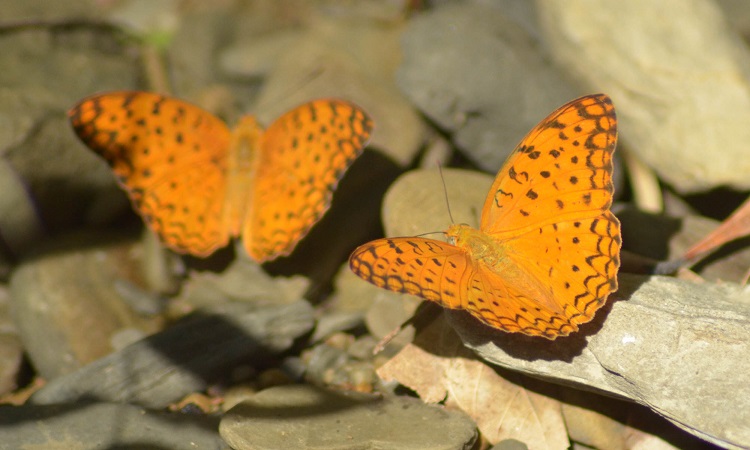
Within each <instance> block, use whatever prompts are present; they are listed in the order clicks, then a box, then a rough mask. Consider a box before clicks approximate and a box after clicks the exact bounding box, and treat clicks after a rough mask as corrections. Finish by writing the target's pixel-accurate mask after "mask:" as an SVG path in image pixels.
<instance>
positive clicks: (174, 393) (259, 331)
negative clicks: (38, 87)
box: [31, 300, 313, 408]
mask: <svg viewBox="0 0 750 450" xmlns="http://www.w3.org/2000/svg"><path fill="white" fill-rule="evenodd" d="M236 306H237V307H236V310H235V311H234V312H229V311H226V313H225V314H224V315H210V316H203V317H197V318H194V319H193V320H187V321H185V322H184V323H181V324H178V325H175V326H173V327H171V328H168V329H166V330H165V331H163V332H161V333H158V334H155V335H152V336H149V337H148V338H146V339H144V340H142V341H139V342H136V343H135V344H132V345H130V346H128V347H126V348H124V349H123V350H120V351H118V352H115V353H112V354H110V355H109V356H107V357H104V358H102V359H99V360H97V361H95V362H93V363H91V364H89V365H87V366H85V367H83V368H82V369H80V370H78V371H76V372H73V373H70V374H68V375H66V376H63V377H59V378H55V379H53V380H51V381H50V382H49V383H48V384H47V385H46V386H44V387H43V388H42V389H40V390H39V391H38V392H36V394H34V396H33V397H32V399H31V401H32V402H33V403H35V404H51V403H67V402H73V401H76V400H78V399H82V398H88V399H97V400H106V401H115V402H130V403H136V404H139V405H142V406H147V407H152V408H163V407H165V406H166V405H168V404H169V403H171V402H174V401H176V400H178V399H180V398H182V397H184V396H185V395H187V394H188V393H190V392H194V391H198V390H203V389H205V388H206V386H207V385H208V384H210V383H212V382H216V381H217V380H220V379H222V378H223V377H225V376H226V375H227V371H228V370H230V369H232V368H234V367H236V366H238V365H241V364H246V363H248V362H251V363H252V364H259V365H260V364H263V363H264V362H268V361H269V359H270V358H273V357H275V356H276V355H278V354H279V353H281V352H283V351H284V350H286V349H288V348H289V347H290V346H291V345H292V343H293V341H294V340H295V339H296V338H298V337H300V336H301V335H303V334H305V333H307V332H308V331H309V330H310V329H312V326H313V311H312V307H311V306H310V305H309V304H308V303H307V302H305V301H302V300H300V301H298V302H296V303H291V304H287V305H281V306H269V307H263V308H252V307H250V306H248V305H246V304H242V303H237V304H236Z"/></svg>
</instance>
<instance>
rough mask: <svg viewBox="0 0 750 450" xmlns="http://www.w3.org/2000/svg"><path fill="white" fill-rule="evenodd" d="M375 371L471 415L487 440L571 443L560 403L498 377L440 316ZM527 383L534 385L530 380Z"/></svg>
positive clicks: (520, 380)
mask: <svg viewBox="0 0 750 450" xmlns="http://www.w3.org/2000/svg"><path fill="white" fill-rule="evenodd" d="M378 375H379V376H380V377H381V378H383V379H384V380H396V381H398V382H399V383H401V384H403V385H404V386H407V387H409V388H410V389H412V390H414V391H415V392H417V394H419V396H420V397H421V398H422V399H423V400H424V401H425V402H428V403H435V402H439V401H442V400H445V404H446V406H448V407H456V408H459V409H461V410H463V411H464V412H466V413H467V414H469V416H471V417H472V418H473V419H474V421H475V422H476V423H477V427H478V428H479V430H480V431H481V432H482V434H483V435H484V437H485V439H487V440H488V441H489V442H491V443H493V444H494V443H497V442H499V441H501V440H504V439H517V440H519V441H522V442H524V443H525V444H526V445H527V446H528V447H529V448H533V449H567V448H568V446H569V445H570V443H569V440H568V435H567V431H566V429H565V423H564V421H563V416H562V410H561V405H560V403H559V402H558V401H557V400H555V399H552V398H549V397H546V396H544V395H541V394H538V393H536V392H533V391H530V390H528V389H526V387H524V384H525V383H526V382H527V381H526V380H528V379H527V378H525V377H521V376H513V377H512V378H515V379H517V382H511V381H508V380H507V379H506V378H504V377H502V376H500V375H498V373H497V372H496V371H495V369H493V368H492V367H490V366H488V365H487V364H485V363H484V362H482V361H480V360H478V359H477V358H476V356H475V355H474V354H473V353H472V352H470V351H469V350H467V349H466V348H465V347H464V346H463V345H462V344H461V340H460V339H459V338H458V336H457V335H456V334H455V332H454V331H453V330H452V329H451V328H450V327H449V326H448V325H447V324H446V323H445V320H443V319H442V317H441V318H440V319H439V320H436V321H434V322H433V323H432V324H430V325H429V326H428V327H427V328H425V329H423V330H421V332H420V333H419V335H418V336H417V338H416V339H415V342H414V343H413V344H409V345H407V346H406V347H404V349H403V350H401V352H399V353H398V354H397V355H396V356H395V357H394V358H393V359H391V360H390V361H388V362H387V363H386V364H384V365H383V366H382V367H381V368H380V369H379V370H378ZM529 383H535V382H534V381H529Z"/></svg>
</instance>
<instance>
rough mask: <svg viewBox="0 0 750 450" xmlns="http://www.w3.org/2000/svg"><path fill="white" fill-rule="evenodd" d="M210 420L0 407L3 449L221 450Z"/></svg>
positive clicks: (117, 407)
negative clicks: (124, 449)
mask: <svg viewBox="0 0 750 450" xmlns="http://www.w3.org/2000/svg"><path fill="white" fill-rule="evenodd" d="M217 422H218V420H217V419H216V418H215V417H210V416H203V415H187V414H176V413H157V412H153V411H148V410H145V409H143V408H140V407H137V406H133V405H125V404H114V403H74V404H69V405H45V406H40V405H24V406H1V407H0V442H2V446H3V447H4V448H18V449H20V448H26V449H31V448H40V449H41V448H45V449H84V448H85V449H92V450H93V449H97V450H107V449H114V448H140V449H178V448H184V449H188V448H189V449H196V450H203V449H208V450H223V449H226V444H225V443H224V442H223V441H222V440H221V437H220V436H219V434H218V432H217V430H216V428H217V426H218V423H217Z"/></svg>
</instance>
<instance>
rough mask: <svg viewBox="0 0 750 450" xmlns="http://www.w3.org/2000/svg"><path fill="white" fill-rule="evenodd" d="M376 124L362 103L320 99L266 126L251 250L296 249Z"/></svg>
mask: <svg viewBox="0 0 750 450" xmlns="http://www.w3.org/2000/svg"><path fill="white" fill-rule="evenodd" d="M372 127H373V124H372V120H371V119H370V117H369V116H368V115H367V113H365V111H363V110H362V109H361V108H359V107H358V106H356V105H354V104H352V103H349V102H345V101H343V100H335V99H320V100H315V101H313V102H310V103H306V104H303V105H301V106H299V107H297V108H295V109H293V110H291V111H289V112H287V113H286V114H284V115H283V116H281V117H280V118H278V119H277V120H276V121H275V122H274V123H273V124H272V125H271V126H270V127H269V128H268V130H266V132H265V133H264V134H263V136H262V138H261V144H260V152H259V155H258V157H259V159H260V160H259V164H258V170H257V173H256V175H255V180H254V183H255V187H254V196H253V197H252V199H251V201H250V207H249V213H248V217H247V218H246V220H245V227H244V229H243V234H242V236H243V240H244V244H245V248H246V249H247V252H248V254H250V255H251V256H252V257H253V258H255V259H256V260H258V261H265V260H269V259H273V258H275V257H276V256H280V255H287V254H289V253H290V252H291V249H293V248H294V246H295V244H296V243H297V242H298V241H299V240H300V239H302V238H303V237H304V236H305V235H306V234H307V232H308V231H309V230H310V228H311V227H312V226H313V225H314V224H315V223H316V222H317V221H318V220H319V219H320V217H321V216H322V215H323V213H325V212H326V210H328V208H329V207H330V205H331V198H332V196H333V191H334V190H335V189H336V186H337V184H338V182H339V180H340V179H341V177H343V176H344V173H345V172H346V169H347V168H348V167H349V166H350V165H351V164H352V162H353V161H354V160H355V159H356V158H357V157H358V156H359V155H360V154H361V153H362V150H363V149H364V147H365V145H367V142H368V140H369V139H370V134H371V132H372Z"/></svg>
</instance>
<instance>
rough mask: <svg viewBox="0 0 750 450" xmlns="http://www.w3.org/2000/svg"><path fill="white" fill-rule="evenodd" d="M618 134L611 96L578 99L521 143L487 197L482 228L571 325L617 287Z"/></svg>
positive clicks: (582, 320)
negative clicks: (614, 160) (615, 175)
mask: <svg viewBox="0 0 750 450" xmlns="http://www.w3.org/2000/svg"><path fill="white" fill-rule="evenodd" d="M616 141H617V119H616V116H615V110H614V107H613V106H612V101H611V100H610V99H609V97H607V96H606V95H602V94H599V95H591V96H587V97H582V98H579V99H577V100H574V101H572V102H570V103H568V104H566V105H564V106H562V107H561V108H559V109H558V110H557V111H555V112H553V113H552V114H551V115H550V116H549V117H547V118H546V119H545V120H543V121H542V122H541V123H540V124H539V125H537V126H536V127H535V128H534V129H533V130H532V131H531V132H530V133H529V135H528V136H527V137H526V138H525V139H524V140H523V141H522V142H521V143H520V144H519V145H518V147H517V148H516V150H515V151H514V152H513V154H512V155H511V156H510V157H509V158H508V161H507V162H506V163H505V165H504V166H503V168H502V169H501V170H500V172H499V173H498V176H497V178H496V180H495V182H494V183H493V185H492V188H491V189H490V192H489V194H488V196H487V200H486V201H485V205H484V210H483V214H482V221H481V230H482V231H483V232H485V233H487V234H489V235H490V236H492V237H493V238H494V239H496V240H497V241H500V242H502V243H503V247H504V248H506V249H507V253H506V256H507V258H509V259H510V260H512V261H513V263H514V264H515V265H517V266H519V267H522V268H523V269H524V271H525V272H524V275H525V276H530V277H531V279H530V280H529V281H528V283H532V284H534V285H536V286H543V287H544V289H540V290H539V293H538V295H540V297H539V298H537V299H536V300H537V303H538V304H541V305H552V306H550V307H548V308H546V309H547V310H548V311H550V312H551V311H563V314H564V316H565V317H567V318H568V319H569V320H570V322H571V325H572V329H570V331H576V330H577V329H578V327H577V324H580V323H585V322H588V321H590V320H591V319H592V318H593V315H594V313H595V312H596V310H597V309H599V308H600V307H601V306H602V305H603V304H604V302H605V301H606V298H607V296H608V295H609V294H610V293H611V292H614V291H615V290H617V271H618V269H619V266H620V259H619V252H620V246H621V239H620V223H619V221H618V220H617V218H616V217H615V216H614V215H613V214H612V213H611V212H610V211H609V208H610V206H611V204H612V196H613V193H614V187H613V184H612V154H613V152H614V150H615V144H616ZM501 276H502V274H501ZM564 331H565V330H562V329H561V330H560V334H561V335H567V334H568V333H566V332H564Z"/></svg>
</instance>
